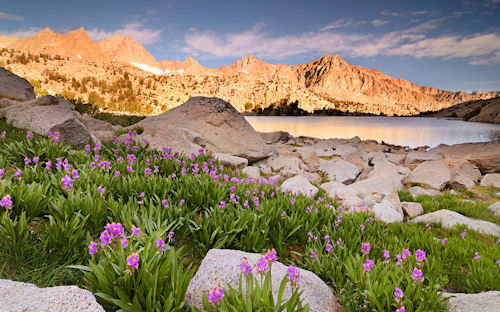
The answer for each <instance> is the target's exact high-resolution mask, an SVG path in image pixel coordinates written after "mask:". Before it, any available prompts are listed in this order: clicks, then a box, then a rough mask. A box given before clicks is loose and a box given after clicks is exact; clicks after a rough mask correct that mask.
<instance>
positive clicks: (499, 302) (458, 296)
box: [443, 291, 500, 312]
mask: <svg viewBox="0 0 500 312" xmlns="http://www.w3.org/2000/svg"><path fill="white" fill-rule="evenodd" d="M443 297H444V298H450V299H449V300H448V307H449V311H450V312H493V311H498V307H500V291H487V292H483V293H478V294H463V293H443Z"/></svg>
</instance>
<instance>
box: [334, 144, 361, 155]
mask: <svg viewBox="0 0 500 312" xmlns="http://www.w3.org/2000/svg"><path fill="white" fill-rule="evenodd" d="M357 150H358V149H357V148H355V147H354V146H352V145H349V144H340V145H337V146H336V147H335V152H334V154H335V155H338V156H340V157H342V158H344V157H345V156H347V155H349V154H352V153H354V152H356V151H357Z"/></svg>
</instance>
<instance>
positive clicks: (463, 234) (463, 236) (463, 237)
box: [460, 231, 465, 239]
mask: <svg viewBox="0 0 500 312" xmlns="http://www.w3.org/2000/svg"><path fill="white" fill-rule="evenodd" d="M460 235H462V239H465V231H463V232H462V233H460Z"/></svg>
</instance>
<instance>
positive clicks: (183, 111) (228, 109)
mask: <svg viewBox="0 0 500 312" xmlns="http://www.w3.org/2000/svg"><path fill="white" fill-rule="evenodd" d="M168 126H171V127H172V126H173V127H179V128H185V129H189V130H191V131H196V132H198V133H200V134H201V135H202V138H203V139H204V141H205V143H206V146H205V147H206V148H207V149H208V150H209V151H210V152H213V153H225V154H231V155H235V156H239V157H243V158H246V159H248V162H249V163H253V162H255V161H258V160H260V159H263V158H266V157H268V156H269V155H270V150H269V148H268V146H267V145H266V144H265V143H264V140H263V139H262V137H261V136H260V135H259V134H258V133H257V132H255V130H254V129H253V128H252V126H251V125H250V124H249V123H248V122H247V121H246V120H245V118H244V117H243V116H242V115H241V114H240V113H238V111H237V110H236V109H235V108H234V107H233V106H232V105H231V104H229V103H228V102H226V101H224V100H221V99H218V98H209V97H202V96H198V97H192V98H190V99H189V100H188V101H187V102H186V103H184V104H182V105H181V106H178V107H176V108H173V109H171V110H169V111H167V112H165V113H163V114H161V115H158V116H152V117H148V118H146V119H144V120H142V121H140V122H139V123H137V124H135V125H133V126H131V127H130V128H133V127H142V128H143V129H144V132H143V133H142V134H141V136H142V135H149V136H151V137H154V138H155V140H156V142H157V144H158V145H163V146H164V147H168V146H169V143H170V140H171V138H169V137H164V136H162V132H161V131H160V130H161V129H163V128H165V127H168ZM192 143H194V144H197V143H196V142H192ZM197 145H199V144H197Z"/></svg>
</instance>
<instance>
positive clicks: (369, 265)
mask: <svg viewBox="0 0 500 312" xmlns="http://www.w3.org/2000/svg"><path fill="white" fill-rule="evenodd" d="M373 264H374V261H373V260H371V259H366V262H365V263H363V272H370V271H371V270H372V268H373Z"/></svg>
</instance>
